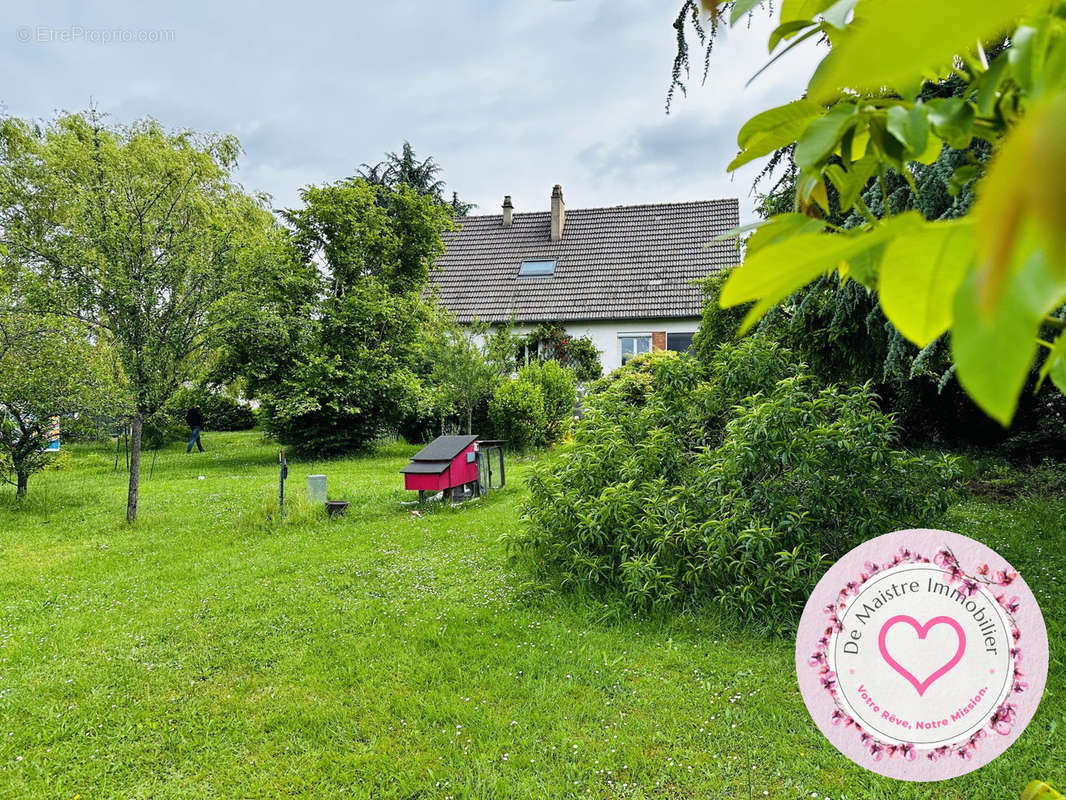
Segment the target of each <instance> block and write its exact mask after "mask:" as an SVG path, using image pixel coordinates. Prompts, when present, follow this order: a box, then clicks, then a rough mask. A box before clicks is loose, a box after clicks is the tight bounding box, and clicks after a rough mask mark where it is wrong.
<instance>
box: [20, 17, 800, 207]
mask: <svg viewBox="0 0 1066 800" xmlns="http://www.w3.org/2000/svg"><path fill="white" fill-rule="evenodd" d="M84 5H85V4H84V3H80V2H79V3H48V2H43V3H21V4H18V5H16V6H12V7H11V8H10V9H9V11H8V14H7V18H8V21H7V23H5V26H4V27H6V28H7V31H6V33H4V32H2V28H0V36H2V37H4V39H6V41H2V40H0V41H2V43H0V74H3V75H4V76H5V78H6V80H4V81H2V82H0V108H2V109H3V110H5V111H6V113H8V114H13V115H17V116H22V117H33V118H38V119H48V118H49V117H51V116H53V115H54V114H55V113H56V112H57V111H63V110H83V109H85V108H86V107H88V105H89V104H90V102H92V103H94V104H95V105H96V106H97V108H99V109H100V110H102V111H105V112H107V113H108V114H110V115H111V116H112V118H113V119H114V120H116V121H119V122H127V121H130V120H133V119H136V118H140V117H144V116H152V117H155V118H156V119H159V120H160V121H162V122H163V123H164V124H166V125H167V126H169V127H175V128H194V129H197V130H213V131H220V132H226V133H233V134H236V135H237V136H238V137H239V138H240V140H241V143H242V145H243V147H244V150H245V154H244V156H243V159H242V163H241V171H240V179H241V181H242V182H243V183H244V185H245V186H246V187H247V188H248V189H250V190H256V191H265V192H268V193H270V194H271V195H272V197H273V201H274V205H275V206H277V207H289V206H292V205H295V204H296V203H297V202H298V192H299V189H300V187H302V186H306V185H307V184H310V183H319V182H324V181H330V180H335V179H338V178H343V177H346V176H349V175H352V174H354V172H355V171H356V169H357V167H358V165H359V164H360V163H362V162H373V161H377V160H380V158H381V156H382V154H383V153H384V152H385V151H387V150H399V149H400V146H401V144H402V142H403V140H404V139H407V140H409V141H410V142H411V143H412V145H413V146H414V148H415V150H416V151H417V152H418V153H419V154H420V155H429V154H431V155H433V157H434V158H435V159H436V160H437V161H438V162H439V163H440V164H441V165H442V166H443V168H444V174H443V177H444V179H445V180H446V181H447V183H448V186H449V189H456V190H457V191H458V192H459V193H460V196H461V197H463V199H465V200H467V201H472V202H475V203H477V204H478V206H479V209H478V211H476V212H474V213H498V211H499V206H500V203H501V200H502V198H503V195H504V194H511V195H512V196H513V197H514V203H515V206H516V213H521V211H523V210H529V211H536V210H545V209H547V208H548V203H549V196H550V192H551V187H552V185H553V184H555V183H561V184H562V185H563V187H564V193H565V197H566V202H567V205H568V206H569V207H571V208H581V207H589V206H600V205H616V204H624V203H645V202H665V201H676V200H694V199H705V198H718V197H739V198H740V200H741V209H742V211H741V214H742V218H745V219H748V218H750V217H751V208H752V200H751V197H750V194H749V190H750V184H751V177H752V174H753V172H754V167H750V168H747V169H745V170H743V171H741V172H740V173H738V174H737V175H736V176H735V177H731V176H729V175H728V174H727V173H726V172H725V166H726V164H727V163H728V162H729V161H730V160H731V158H732V157H733V155H734V154H735V152H736V131H737V129H738V128H739V127H740V125H741V124H743V122H744V121H745V120H746V119H747V118H748V117H750V116H751V115H752V114H754V113H756V112H757V111H759V110H761V109H762V108H766V107H768V106H770V105H775V104H777V103H783V102H787V101H789V100H792V99H795V98H796V97H798V96H799V94H800V91H801V88H802V86H804V85H805V84H806V81H807V78H808V77H809V76H810V73H811V71H812V69H813V67H814V64H815V62H816V59H817V57H818V55H819V54H818V52H817V50H816V49H814V48H811V49H808V50H806V51H800V50H797V51H796V52H795V53H792V54H790V55H789V56H788V57H786V58H785V59H783V60H782V61H780V62H778V65H777V66H776V67H775V68H772V69H771V70H770V71H768V72H767V73H765V74H764V75H763V76H762V77H760V78H759V79H758V80H756V81H755V82H754V83H753V84H752V86H750V87H748V88H745V86H744V84H745V82H746V81H747V80H748V78H750V77H751V76H752V75H753V74H754V73H755V72H756V71H757V70H758V68H759V67H760V66H762V64H763V63H764V62H765V61H766V59H767V55H766V38H767V30H768V20H766V19H764V18H763V15H759V16H758V17H757V18H756V19H754V20H753V21H752V23H751V25H750V28H749V27H747V26H744V25H741V26H738V28H737V30H735V31H732V32H731V33H730V34H729V35H728V36H726V37H725V38H724V39H722V40H720V41H719V42H717V43H716V45H715V51H714V55H713V58H712V67H711V76H710V79H709V80H708V82H707V85H705V86H699V82H698V76H695V77H696V78H697V80H694V81H693V85H692V88H691V89H690V91H689V95H688V97H687V98H684V97H678V99H677V101H676V102H675V104H674V108H673V112H672V113H671V114H670V115H669V116H667V115H666V114H665V113H664V111H663V102H664V96H665V91H666V88H667V85H668V83H669V76H670V68H671V63H672V60H673V55H674V31H673V29H672V27H671V23H672V21H673V19H674V16H675V15H676V13H677V9H678V8H680V5H681V3H680V0H665V2H664V0H650V1H649V0H525V1H524V2H518V1H517V0H406V2H390V0H374V2H369V1H368V0H347V2H340V1H338V2H317V1H315V0H301V2H296V3H293V2H289V3H285V4H282V3H276V4H267V3H256V2H251V0H212V1H211V2H204V0H184V1H183V2H181V3H168V4H166V6H165V7H160V4H153V3H145V2H143V0H142V2H134V1H133V0H117V1H116V2H100V3H95V4H94V6H96V8H94V9H93V10H92V11H88V10H86V9H85V8H84ZM131 40H137V41H131ZM140 40H143V41H140Z"/></svg>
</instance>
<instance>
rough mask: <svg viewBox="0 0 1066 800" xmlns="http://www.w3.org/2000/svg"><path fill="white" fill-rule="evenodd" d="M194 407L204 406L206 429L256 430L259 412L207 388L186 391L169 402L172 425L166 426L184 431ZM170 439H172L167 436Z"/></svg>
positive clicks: (167, 412)
mask: <svg viewBox="0 0 1066 800" xmlns="http://www.w3.org/2000/svg"><path fill="white" fill-rule="evenodd" d="M192 406H200V411H201V412H203V415H204V421H205V422H206V423H207V425H206V427H207V429H208V430H212V431H247V430H251V429H252V428H254V427H255V424H256V416H255V412H254V411H253V410H252V409H251V408H250V407H248V406H246V405H242V404H241V403H238V402H237V401H236V400H235V399H234V398H232V397H230V396H229V395H227V394H223V393H221V392H216V391H212V390H211V389H207V388H195V389H194V388H188V387H186V388H183V389H180V390H178V391H177V392H175V393H174V395H173V396H172V397H171V398H170V400H168V401H167V404H166V415H167V416H168V417H169V418H170V420H171V424H168V425H166V426H164V427H166V428H168V429H169V428H171V427H176V428H181V427H182V426H184V425H185V413H186V412H187V411H188V410H189V409H190V408H191V407H192ZM167 438H169V436H168V437H167Z"/></svg>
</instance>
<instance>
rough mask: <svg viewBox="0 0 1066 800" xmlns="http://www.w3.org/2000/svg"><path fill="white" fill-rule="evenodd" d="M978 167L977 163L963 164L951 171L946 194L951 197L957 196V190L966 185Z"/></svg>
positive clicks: (975, 174)
mask: <svg viewBox="0 0 1066 800" xmlns="http://www.w3.org/2000/svg"><path fill="white" fill-rule="evenodd" d="M979 169H980V167H979V166H978V165H977V164H965V165H963V166H961V167H959V168H958V169H957V170H955V171H954V172H952V173H951V180H949V181H948V194H950V195H951V196H952V197H958V196H959V192H961V191H962V190H963V189H964V188H965V187H966V184H968V183H969V182H970V181H972V180H973V179H974V178H975V177H977V172H978V170H979Z"/></svg>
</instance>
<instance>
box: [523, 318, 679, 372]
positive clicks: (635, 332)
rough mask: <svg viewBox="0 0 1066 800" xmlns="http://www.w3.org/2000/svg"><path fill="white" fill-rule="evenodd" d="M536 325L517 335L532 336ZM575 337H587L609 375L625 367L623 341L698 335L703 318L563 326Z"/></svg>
mask: <svg viewBox="0 0 1066 800" xmlns="http://www.w3.org/2000/svg"><path fill="white" fill-rule="evenodd" d="M535 327H536V326H535V325H515V329H514V330H515V333H520V334H525V333H530V332H532V331H533V329H534V328H535ZM563 327H564V328H566V332H567V333H568V334H570V335H571V336H575V337H580V336H587V337H588V338H589V339H591V340H592V344H593V345H594V346H595V347H596V349H597V350H598V351H599V353H600V363H601V364H602V365H603V373H604V374H605V375H606V374H607V373H608V372H610V371H611V370H613V369H618V367H620V366H622V339H623V337H629V336H650V335H651V334H653V333H656V332H662V333H666V334H671V333H695V332H696V331H697V330H698V329H699V327H700V319H699V317H692V318H691V319H669V320H665V319H622V320H602V321H597V322H568V323H565V324H564V325H563Z"/></svg>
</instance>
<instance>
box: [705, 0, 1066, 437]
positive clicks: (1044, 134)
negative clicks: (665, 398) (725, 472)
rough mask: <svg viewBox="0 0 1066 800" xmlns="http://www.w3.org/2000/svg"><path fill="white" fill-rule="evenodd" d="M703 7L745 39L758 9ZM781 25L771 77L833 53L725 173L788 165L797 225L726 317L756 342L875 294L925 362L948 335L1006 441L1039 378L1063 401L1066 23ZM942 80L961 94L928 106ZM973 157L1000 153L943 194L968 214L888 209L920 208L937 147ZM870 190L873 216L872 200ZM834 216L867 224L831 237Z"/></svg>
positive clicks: (751, 266)
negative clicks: (744, 23)
mask: <svg viewBox="0 0 1066 800" xmlns="http://www.w3.org/2000/svg"><path fill="white" fill-rule="evenodd" d="M701 5H702V6H703V8H704V9H706V10H707V11H708V12H709V13H710V14H711V16H712V18H713V19H716V20H717V19H722V18H724V15H725V14H726V13H727V12H728V13H729V16H730V20H729V21H730V24H733V25H735V24H737V23H738V22H740V21H741V20H742V19H743V18H744V16H745V14H746V13H747V12H749V11H750V10H751V9H752V8H753V7H754V6H755V5H757V2H754V0H753V1H751V2H749V1H748V0H736V2H726V3H720V2H715V1H714V0H703V2H702V3H701ZM772 13H774V14H775V16H776V17H777V20H778V22H779V24H778V26H777V28H776V29H775V30H774V31H773V33H772V34H771V37H770V42H769V45H770V51H771V52H772V53H775V56H774V58H775V59H776V57H777V56H778V55H780V54H781V53H783V52H787V51H788V50H790V49H792V48H794V47H798V46H811V45H813V44H814V42H815V41H819V42H822V43H824V44H827V45H828V47H827V48H826V55H825V57H824V58H823V60H822V62H821V64H820V65H819V67H818V68H817V70H816V71H815V73H814V76H813V77H812V79H811V81H810V83H809V85H808V87H807V91H806V94H805V96H804V97H802V98H799V99H797V100H795V101H793V102H791V103H787V104H785V105H783V106H779V107H777V108H773V109H768V110H766V111H763V112H761V113H760V114H757V115H756V116H755V117H753V118H752V119H750V120H749V121H748V122H747V123H745V125H744V126H743V127H742V128H741V130H740V132H739V134H738V140H737V141H738V146H739V148H740V152H739V153H738V155H737V157H736V158H735V159H734V160H733V162H732V163H731V164H730V167H729V168H730V170H732V169H736V168H737V167H739V166H741V165H743V164H746V163H748V162H750V161H754V160H756V159H761V158H766V157H768V156H771V154H774V153H778V152H780V151H781V150H782V149H783V148H791V155H792V158H793V160H794V162H795V166H796V173H795V186H794V190H793V191H792V201H793V202H792V208H791V210H790V211H785V212H782V213H775V214H774V215H773V216H771V217H770V218H769V219H768V220H766V221H765V222H764V223H762V224H760V225H759V226H758V229H757V230H756V231H755V233H754V234H753V235H752V236H751V238H750V240H749V241H748V247H747V254H746V259H745V261H744V263H743V264H742V265H741V266H740V267H738V268H737V269H736V270H734V272H733V273H732V275H731V277H730V279H729V281H728V282H727V284H726V285H725V287H724V288H723V290H722V294H721V298H720V302H721V303H722V304H723V305H728V306H734V305H742V304H751V305H750V308H749V311H748V312H747V315H746V317H745V320H744V321H743V323H742V325H741V328H742V329H743V330H747V329H750V328H751V327H752V326H753V325H755V324H756V322H757V321H758V320H759V319H760V318H761V317H762V316H763V315H765V314H766V313H767V312H768V311H769V310H770V309H772V308H774V307H775V306H777V305H779V304H780V303H781V302H782V301H784V300H786V299H787V298H789V297H790V296H791V295H792V294H793V293H794V292H795V291H796V290H798V289H800V288H802V287H803V286H806V285H808V284H810V283H811V282H812V281H814V280H816V279H818V278H820V277H821V276H824V275H828V274H835V275H836V276H837V277H838V278H839V279H842V280H854V281H857V282H859V283H861V284H863V285H864V286H866V287H867V288H869V289H871V290H877V292H878V297H879V302H880V306H881V309H882V310H883V311H884V313H885V315H886V317H887V318H888V320H889V321H890V322H891V323H892V324H893V326H894V327H895V329H897V330H898V331H899V332H900V333H901V334H902V335H903V336H904V337H906V339H907V340H908V341H909V342H911V343H913V344H914V345H915V346H916V347H918V348H923V349H924V348H926V347H927V346H929V345H930V344H931V343H933V342H935V341H936V340H937V339H938V338H939V337H941V336H942V335H943V334H945V333H950V339H949V347H950V355H951V362H952V366H953V369H954V375H955V376H956V377H957V378H958V380H959V382H960V384H961V385H962V387H963V389H964V390H965V391H966V392H967V394H968V395H969V396H970V397H971V398H973V400H974V401H975V402H976V403H977V405H978V406H980V407H981V408H982V409H983V410H984V411H985V412H986V413H987V414H989V415H990V416H991V417H993V418H994V419H996V420H997V421H999V422H1000V423H1001V424H1004V425H1006V424H1008V423H1009V422H1010V421H1011V419H1012V418H1013V416H1014V414H1015V411H1016V409H1017V406H1018V399H1019V396H1020V395H1021V393H1022V391H1023V389H1024V388H1025V386H1026V383H1027V382H1028V380H1029V376H1030V373H1031V370H1032V369H1033V365H1034V361H1035V360H1039V374H1038V383H1039V382H1040V381H1043V380H1044V379H1045V378H1050V379H1051V381H1052V382H1053V383H1055V385H1056V386H1057V387H1058V388H1059V389H1060V390H1061V389H1063V388H1066V358H1064V356H1066V339H1063V338H1062V337H1061V336H1058V335H1057V332H1058V331H1061V330H1062V329H1063V328H1064V327H1066V325H1064V323H1063V322H1062V321H1061V320H1059V319H1058V318H1057V317H1056V316H1054V314H1053V312H1054V311H1055V310H1056V309H1057V308H1059V306H1060V305H1062V302H1063V300H1064V298H1066V267H1064V266H1063V265H1064V263H1066V238H1064V233H1063V231H1064V230H1066V226H1064V225H1063V220H1064V218H1066V188H1064V187H1066V180H1064V177H1066V140H1064V139H1063V137H1062V136H1061V130H1062V128H1063V126H1064V125H1066V9H1064V7H1063V5H1062V4H1061V3H1058V2H1054V3H1040V2H1031V1H1030V2H1026V1H1024V0H1019V1H1016V2H1009V3H1002V2H991V0H982V2H977V3H974V2H967V3H961V2H945V3H936V4H929V3H923V2H918V0H857V1H856V2H844V3H841V2H837V3H832V2H828V0H819V1H817V2H796V3H781V4H780V7H779V8H777V9H774V11H773V12H772ZM812 40H813V41H812ZM1003 41H1006V43H1007V44H1006V46H1005V47H1002V48H992V47H989V46H987V45H990V44H992V43H1000V42H1003ZM997 49H998V52H997ZM768 66H770V68H773V64H772V62H771V64H770V65H768ZM949 78H950V79H951V80H954V81H957V82H960V83H961V84H962V90H961V91H952V92H951V93H949V94H948V95H947V96H932V97H929V96H923V89H924V88H925V87H926V86H927V85H928V84H929V82H931V81H932V82H934V83H935V82H941V81H945V80H948V79H949ZM981 143H983V145H982V144H981ZM976 146H986V147H988V148H989V149H990V150H991V151H992V157H991V159H990V160H989V161H988V163H987V167H982V165H981V164H979V163H966V164H963V165H961V166H958V167H956V168H955V169H954V170H953V172H952V177H951V179H950V181H949V184H951V185H955V186H962V185H964V184H965V183H968V182H969V181H971V180H975V181H976V184H975V187H974V193H975V196H976V202H974V203H973V205H972V207H971V208H969V209H966V210H965V213H963V214H961V215H958V216H954V217H952V218H932V219H930V218H927V217H924V216H923V214H922V213H921V212H920V211H919V210H918V209H915V208H907V207H906V204H905V203H896V204H894V203H893V197H892V194H891V193H890V190H891V188H892V187H891V186H890V180H891V179H890V176H891V175H896V176H899V177H900V178H902V180H903V181H905V182H906V184H907V185H908V186H909V187H910V188H911V190H912V191H914V192H915V193H916V194H918V195H919V196H920V194H921V188H920V187H919V185H918V180H917V179H918V177H919V165H932V164H933V163H934V162H936V161H937V159H938V158H939V157H940V156H941V153H942V151H943V149H944V148H945V147H948V148H951V149H952V150H955V151H959V152H966V151H968V150H970V149H971V148H974V147H976ZM871 180H874V181H876V184H877V196H876V198H870V197H869V196H868V195H867V194H866V192H865V190H866V189H867V187H868V185H869V183H870V181H871ZM833 193H835V203H834V199H833V197H832V196H831V195H832V194H833ZM834 205H835V206H836V210H837V211H839V212H840V213H841V214H847V213H849V212H854V213H855V214H857V215H858V216H859V217H860V218H861V220H862V221H861V224H860V225H858V226H856V227H853V228H845V227H842V226H840V225H837V224H835V223H834V222H832V220H831V219H830V217H831V216H832V215H833V212H834ZM960 210H961V209H960ZM1049 331H1050V335H1049V333H1048V332H1049ZM1038 357H1039V359H1038Z"/></svg>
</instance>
